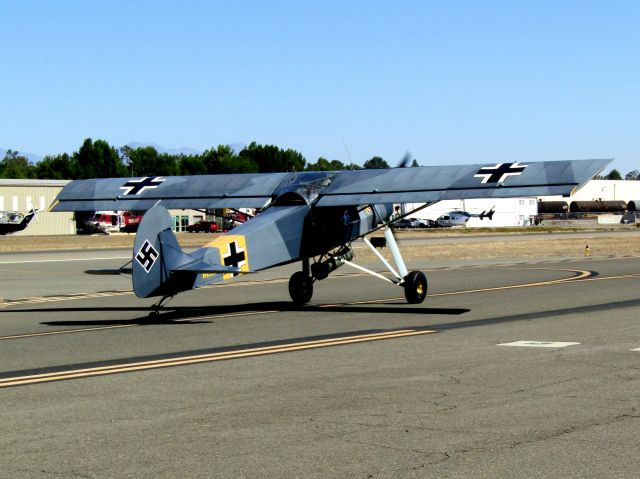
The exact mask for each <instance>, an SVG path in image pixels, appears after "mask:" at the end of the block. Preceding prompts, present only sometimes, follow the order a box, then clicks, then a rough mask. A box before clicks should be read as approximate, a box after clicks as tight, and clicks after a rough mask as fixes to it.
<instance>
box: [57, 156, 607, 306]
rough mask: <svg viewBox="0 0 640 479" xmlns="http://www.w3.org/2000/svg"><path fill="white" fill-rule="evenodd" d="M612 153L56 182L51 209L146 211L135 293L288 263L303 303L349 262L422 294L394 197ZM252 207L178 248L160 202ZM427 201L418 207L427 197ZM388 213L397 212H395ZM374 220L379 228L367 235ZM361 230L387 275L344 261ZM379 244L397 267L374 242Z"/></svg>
mask: <svg viewBox="0 0 640 479" xmlns="http://www.w3.org/2000/svg"><path fill="white" fill-rule="evenodd" d="M610 162H611V160H574V161H548V162H532V163H529V164H527V165H525V164H521V163H498V164H495V165H494V164H492V165H483V164H475V165H465V166H459V165H456V166H425V167H412V168H390V169H379V170H372V169H369V170H355V171H353V170H349V171H318V172H301V173H297V172H293V173H255V174H254V173H249V174H223V175H197V176H173V177H161V176H155V177H144V178H104V179H88V180H76V181H73V182H71V183H69V184H68V185H66V186H65V187H64V189H63V190H62V191H61V192H60V194H59V195H58V197H57V198H56V200H55V201H54V203H53V205H52V206H51V208H50V210H51V211H100V210H136V211H146V214H145V215H144V217H143V218H142V221H141V222H140V226H139V229H138V232H137V235H136V238H135V242H134V246H133V258H132V260H131V268H130V269H124V268H122V269H120V270H115V271H112V272H120V273H121V272H131V273H132V276H133V289H134V291H135V294H136V295H137V296H138V297H141V298H147V297H159V298H161V299H160V300H159V301H158V302H157V303H156V304H155V305H154V308H155V309H156V311H157V309H158V308H159V307H160V306H161V305H162V304H163V302H164V301H165V300H167V299H168V298H170V297H172V296H174V295H176V294H177V293H180V292H182V291H187V290H190V289H193V288H198V287H201V286H205V285H208V284H212V283H217V282H220V281H225V280H229V279H232V278H233V277H235V276H238V275H241V274H247V273H251V272H254V271H260V270H264V269H267V268H272V267H274V266H279V265H283V264H287V263H293V262H298V261H299V262H300V263H301V269H300V271H297V272H296V273H294V274H293V275H292V276H291V278H290V279H289V294H290V296H291V299H292V300H293V301H294V302H295V303H296V304H299V305H302V304H304V303H307V302H308V301H310V300H311V297H312V295H313V287H314V283H315V282H316V281H320V280H323V279H325V278H327V276H328V275H329V274H330V273H331V272H332V271H334V270H335V269H336V268H338V267H340V266H341V265H343V264H349V265H351V266H353V267H355V268H357V269H359V270H361V271H364V272H366V273H369V274H371V275H373V276H375V277H378V278H381V279H384V280H386V281H388V282H389V283H392V284H395V285H397V286H400V287H402V288H403V289H404V295H405V297H406V299H407V301H408V302H409V303H421V302H422V301H423V300H424V298H425V296H426V294H427V278H426V276H425V274H424V273H423V272H421V271H411V272H409V271H408V269H407V267H406V265H405V263H404V261H403V259H402V255H401V253H400V249H399V248H398V245H397V243H396V240H395V237H394V234H393V230H392V229H391V228H390V227H389V226H390V224H391V223H392V222H393V221H397V220H399V219H401V218H403V217H404V216H406V215H409V214H412V213H414V212H415V211H418V210H419V209H421V208H422V207H421V208H415V209H413V210H411V211H407V212H405V213H404V214H403V215H394V214H393V204H394V203H425V205H428V204H432V203H434V202H436V201H441V200H448V199H468V198H506V197H521V196H552V195H565V196H567V195H569V194H571V193H572V192H573V191H575V190H576V189H577V188H579V187H580V186H582V185H583V184H584V183H586V182H587V181H588V180H589V179H590V178H591V177H593V176H594V175H596V174H598V173H599V172H600V171H602V170H603V169H604V168H605V166H606V165H607V164H609V163H610ZM241 207H242V208H259V209H260V213H259V214H257V215H255V216H254V217H253V218H251V219H249V220H248V221H246V222H245V223H243V224H241V225H239V226H237V227H236V228H234V229H233V230H232V231H230V232H229V233H227V234H224V235H220V236H218V237H217V238H215V239H214V240H213V241H210V242H209V243H207V244H206V245H205V246H203V247H202V248H200V249H198V250H196V251H193V252H191V253H187V252H185V251H183V250H182V249H181V247H180V245H179V244H178V241H177V239H176V237H175V235H174V233H173V231H172V229H171V227H172V221H171V216H170V215H169V213H168V211H167V209H180V208H191V209H212V208H235V209H237V208H241ZM423 207H424V206H423ZM392 215H393V217H392ZM379 230H382V231H383V233H384V238H372V239H371V240H370V239H369V237H368V236H369V235H370V234H371V233H373V232H375V231H379ZM359 238H362V239H363V241H364V243H365V244H366V245H367V246H368V247H369V248H371V250H372V251H373V253H374V254H375V255H376V256H377V257H378V258H379V259H380V260H381V262H382V264H383V265H384V266H385V267H386V268H387V269H388V270H389V272H390V274H391V278H389V277H387V276H384V275H382V274H379V273H378V272H376V271H372V270H369V269H367V268H364V267H363V266H361V265H357V264H356V263H354V262H353V261H352V259H353V250H352V248H351V243H352V242H353V241H355V240H357V239H359ZM383 244H386V245H387V246H388V247H389V249H390V251H391V256H392V258H393V262H394V263H395V268H394V267H393V266H392V265H391V263H390V262H389V261H387V259H385V258H384V257H383V256H382V255H381V254H380V253H379V252H378V251H377V249H376V247H375V246H376V245H377V246H382V245H383Z"/></svg>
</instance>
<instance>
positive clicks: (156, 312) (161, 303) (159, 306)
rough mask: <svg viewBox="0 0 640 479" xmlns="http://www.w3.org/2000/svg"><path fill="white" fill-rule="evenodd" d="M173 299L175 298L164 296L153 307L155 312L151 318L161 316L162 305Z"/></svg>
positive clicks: (150, 314)
mask: <svg viewBox="0 0 640 479" xmlns="http://www.w3.org/2000/svg"><path fill="white" fill-rule="evenodd" d="M171 298H173V296H163V297H162V299H161V300H160V301H158V302H157V303H155V304H154V305H153V306H151V308H152V309H153V311H151V312H150V313H149V316H157V315H159V314H160V308H162V305H163V304H164V303H165V301H167V300H169V299H171Z"/></svg>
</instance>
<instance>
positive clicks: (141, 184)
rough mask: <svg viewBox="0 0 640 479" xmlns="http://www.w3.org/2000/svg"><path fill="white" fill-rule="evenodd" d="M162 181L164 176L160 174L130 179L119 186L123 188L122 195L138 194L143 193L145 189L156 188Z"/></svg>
mask: <svg viewBox="0 0 640 479" xmlns="http://www.w3.org/2000/svg"><path fill="white" fill-rule="evenodd" d="M163 182H164V178H162V177H160V176H154V177H153V178H152V177H149V176H146V177H144V178H142V179H140V180H130V181H127V182H126V183H125V184H124V185H122V186H121V187H120V189H121V190H125V191H124V193H123V194H122V196H130V195H139V194H141V193H144V191H145V190H148V189H152V188H157V187H158V186H160V185H161V184H162V183H163Z"/></svg>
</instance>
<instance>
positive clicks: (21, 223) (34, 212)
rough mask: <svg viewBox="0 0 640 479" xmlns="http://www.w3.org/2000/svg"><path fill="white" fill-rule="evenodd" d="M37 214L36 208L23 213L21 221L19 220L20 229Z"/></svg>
mask: <svg viewBox="0 0 640 479" xmlns="http://www.w3.org/2000/svg"><path fill="white" fill-rule="evenodd" d="M37 214H38V210H36V209H32V210H31V212H30V213H29V214H27V215H25V217H24V218H22V221H21V222H20V226H21V227H22V228H21V229H24V228H26V227H27V225H28V224H29V223H31V220H32V219H33V218H35V217H36V215H37Z"/></svg>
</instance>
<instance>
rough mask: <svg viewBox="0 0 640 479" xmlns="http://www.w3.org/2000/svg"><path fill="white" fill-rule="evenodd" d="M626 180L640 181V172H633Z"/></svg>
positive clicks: (625, 177)
mask: <svg viewBox="0 0 640 479" xmlns="http://www.w3.org/2000/svg"><path fill="white" fill-rule="evenodd" d="M624 179H625V180H640V171H638V170H633V171H630V172H629V173H627V174H626V175H625V176H624Z"/></svg>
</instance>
